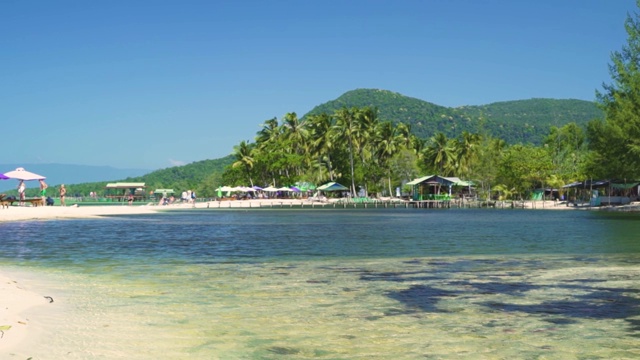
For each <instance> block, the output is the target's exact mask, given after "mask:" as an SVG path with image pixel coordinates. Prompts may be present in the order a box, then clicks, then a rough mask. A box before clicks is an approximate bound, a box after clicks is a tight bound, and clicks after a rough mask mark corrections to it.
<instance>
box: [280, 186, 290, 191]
mask: <svg viewBox="0 0 640 360" xmlns="http://www.w3.org/2000/svg"><path fill="white" fill-rule="evenodd" d="M278 191H293V190H291V189H290V188H288V187H285V186H283V187H281V188H278Z"/></svg>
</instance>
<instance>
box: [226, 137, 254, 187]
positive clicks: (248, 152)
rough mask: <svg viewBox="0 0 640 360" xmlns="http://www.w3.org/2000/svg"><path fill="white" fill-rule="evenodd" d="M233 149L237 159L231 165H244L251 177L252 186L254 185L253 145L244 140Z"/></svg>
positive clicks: (248, 175)
mask: <svg viewBox="0 0 640 360" xmlns="http://www.w3.org/2000/svg"><path fill="white" fill-rule="evenodd" d="M233 151H234V152H233V155H234V156H235V158H236V161H235V162H234V163H233V164H232V165H231V166H232V167H234V168H235V167H242V168H243V169H244V170H245V172H246V174H247V177H248V178H249V182H250V183H251V186H253V179H252V178H251V169H252V168H253V163H254V159H253V146H252V145H251V144H249V143H248V142H246V141H244V140H243V141H241V142H240V145H238V146H235V147H234V149H233Z"/></svg>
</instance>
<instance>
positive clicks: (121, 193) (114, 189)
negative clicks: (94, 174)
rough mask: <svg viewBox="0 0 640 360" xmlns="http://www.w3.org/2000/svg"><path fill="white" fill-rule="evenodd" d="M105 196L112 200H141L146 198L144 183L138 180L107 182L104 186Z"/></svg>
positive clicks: (130, 201)
mask: <svg viewBox="0 0 640 360" xmlns="http://www.w3.org/2000/svg"><path fill="white" fill-rule="evenodd" d="M105 189H106V195H105V198H107V199H108V200H110V201H113V202H129V203H132V202H134V201H142V200H146V199H147V194H146V193H145V183H139V182H117V183H109V184H107V186H105Z"/></svg>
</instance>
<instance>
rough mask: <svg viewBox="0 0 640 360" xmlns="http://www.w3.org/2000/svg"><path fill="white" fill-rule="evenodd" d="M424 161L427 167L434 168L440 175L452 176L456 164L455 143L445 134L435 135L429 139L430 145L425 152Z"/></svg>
mask: <svg viewBox="0 0 640 360" xmlns="http://www.w3.org/2000/svg"><path fill="white" fill-rule="evenodd" d="M424 160H425V162H426V164H427V166H429V167H432V168H434V169H435V170H436V171H437V172H438V174H439V175H441V176H449V175H452V174H453V170H454V168H455V164H456V153H455V148H454V145H453V141H452V140H450V139H448V138H447V135H445V134H444V133H441V132H439V133H437V134H435V135H434V136H432V137H431V138H430V139H429V145H427V147H426V148H425V150H424Z"/></svg>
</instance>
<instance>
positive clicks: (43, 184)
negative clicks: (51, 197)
mask: <svg viewBox="0 0 640 360" xmlns="http://www.w3.org/2000/svg"><path fill="white" fill-rule="evenodd" d="M48 187H49V185H47V183H46V182H44V179H40V197H41V198H42V205H44V204H46V203H45V201H46V199H47V196H46V195H47V188H48Z"/></svg>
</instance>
